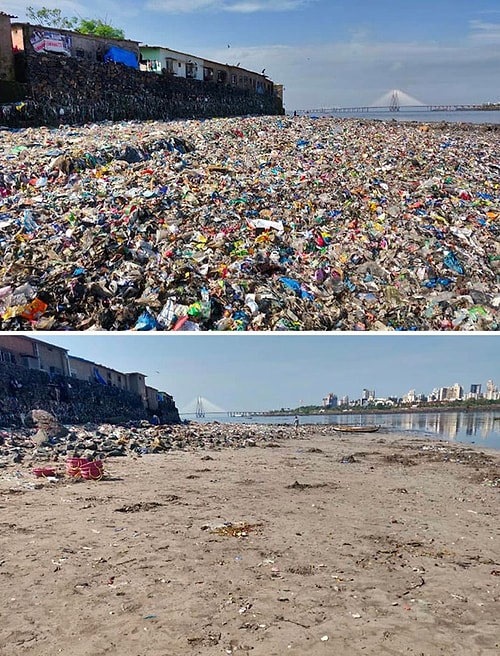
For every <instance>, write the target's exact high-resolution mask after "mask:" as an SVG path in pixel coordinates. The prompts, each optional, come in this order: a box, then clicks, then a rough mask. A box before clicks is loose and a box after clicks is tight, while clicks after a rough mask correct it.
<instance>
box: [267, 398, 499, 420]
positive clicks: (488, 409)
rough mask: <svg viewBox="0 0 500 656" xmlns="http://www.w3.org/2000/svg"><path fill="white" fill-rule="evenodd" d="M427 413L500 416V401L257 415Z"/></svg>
mask: <svg viewBox="0 0 500 656" xmlns="http://www.w3.org/2000/svg"><path fill="white" fill-rule="evenodd" d="M426 412H484V413H498V414H499V416H500V401H499V402H498V403H496V404H495V405H492V406H489V407H473V408H471V407H468V408H467V407H465V406H462V407H458V406H439V407H437V408H429V407H425V408H424V407H420V408H387V409H381V408H366V409H358V410H352V411H351V410H350V411H347V412H344V411H343V410H325V411H324V412H320V411H319V410H318V411H317V412H300V411H299V410H297V411H294V410H290V411H287V412H262V413H255V414H258V415H259V416H260V417H289V416H291V415H298V416H301V417H308V416H318V415H323V416H328V415H334V416H343V415H346V416H351V415H366V414H368V415H371V414H373V415H395V414H410V413H411V414H419V413H420V414H421V413H426Z"/></svg>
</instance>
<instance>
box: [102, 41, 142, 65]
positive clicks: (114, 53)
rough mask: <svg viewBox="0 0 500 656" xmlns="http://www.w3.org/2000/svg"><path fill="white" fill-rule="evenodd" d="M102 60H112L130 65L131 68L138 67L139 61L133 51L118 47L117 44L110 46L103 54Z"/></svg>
mask: <svg viewBox="0 0 500 656" xmlns="http://www.w3.org/2000/svg"><path fill="white" fill-rule="evenodd" d="M104 61H105V62H108V61H113V62H117V63H118V64H125V66H130V67H131V68H139V63H138V62H137V57H136V56H135V54H134V53H133V52H130V51H129V50H123V48H118V46H111V47H110V49H109V50H108V51H107V52H106V54H105V55H104Z"/></svg>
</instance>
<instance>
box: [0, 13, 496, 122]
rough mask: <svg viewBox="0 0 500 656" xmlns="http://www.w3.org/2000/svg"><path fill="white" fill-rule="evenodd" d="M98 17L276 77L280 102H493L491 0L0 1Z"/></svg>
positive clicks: (135, 35) (152, 39) (289, 105)
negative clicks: (392, 94) (391, 97)
mask: <svg viewBox="0 0 500 656" xmlns="http://www.w3.org/2000/svg"><path fill="white" fill-rule="evenodd" d="M27 5H30V6H32V7H33V8H34V9H35V10H37V9H39V8H40V7H42V6H46V7H49V8H55V7H57V8H59V9H61V11H62V12H63V14H64V15H66V16H78V17H81V18H96V19H97V18H100V19H102V20H104V21H105V22H107V23H110V24H111V25H113V26H114V27H117V28H120V29H122V30H124V32H125V36H126V37H127V38H129V39H133V40H136V41H140V42H141V43H143V44H147V45H157V46H164V47H167V48H171V49H173V50H177V51H180V52H184V53H188V54H191V55H195V56H199V57H202V58H206V59H210V60H212V61H216V62H220V63H227V64H231V65H236V64H238V63H239V64H240V65H241V66H242V67H244V68H247V69H249V70H252V71H256V72H260V71H261V70H263V69H265V74H266V75H268V76H269V78H270V79H272V80H273V81H274V82H275V83H279V84H283V85H284V104H285V107H286V109H287V110H288V111H293V110H295V109H321V108H331V107H352V106H359V105H363V106H364V105H374V104H378V102H377V101H378V100H379V99H380V98H382V97H383V96H384V95H385V94H387V93H388V92H389V91H391V90H393V89H398V90H401V91H403V92H404V93H406V94H408V95H410V96H411V97H412V98H415V99H416V100H418V101H420V102H421V103H423V104H431V105H432V104H460V103H464V104H473V103H481V102H497V101H500V3H499V0H474V1H473V2H471V0H376V1H374V0H348V1H347V2H346V1H345V0H145V1H143V2H138V1H137V0H119V1H118V0H98V1H97V0H81V1H79V0H60V1H59V2H57V3H54V2H51V0H47V1H46V2H40V3H37V2H33V1H30V2H27V3H25V2H23V1H19V0H1V3H0V10H3V11H5V12H7V13H10V14H13V15H15V16H17V17H18V19H19V20H21V21H24V20H26V14H25V9H26V6H27Z"/></svg>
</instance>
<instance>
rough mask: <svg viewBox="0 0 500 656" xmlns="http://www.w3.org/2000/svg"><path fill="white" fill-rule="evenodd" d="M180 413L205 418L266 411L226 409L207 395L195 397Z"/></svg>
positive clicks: (237, 415)
mask: <svg viewBox="0 0 500 656" xmlns="http://www.w3.org/2000/svg"><path fill="white" fill-rule="evenodd" d="M179 414H180V415H181V417H188V416H192V417H196V418H197V419H203V418H204V417H206V416H207V415H210V416H213V417H214V419H215V418H216V416H217V415H219V416H220V415H224V416H226V417H253V416H256V415H265V414H266V413H265V412H262V411H255V412H254V411H251V410H225V409H224V408H221V407H220V406H218V405H216V404H215V403H212V401H209V400H208V399H206V398H205V397H203V396H197V397H196V399H193V400H192V401H191V402H190V403H188V404H187V405H186V406H185V407H184V408H182V409H180V410H179Z"/></svg>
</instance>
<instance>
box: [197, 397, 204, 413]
mask: <svg viewBox="0 0 500 656" xmlns="http://www.w3.org/2000/svg"><path fill="white" fill-rule="evenodd" d="M204 416H205V408H204V407H203V399H202V398H201V396H199V397H198V398H197V399H196V417H197V418H198V419H200V418H201V417H204Z"/></svg>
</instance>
